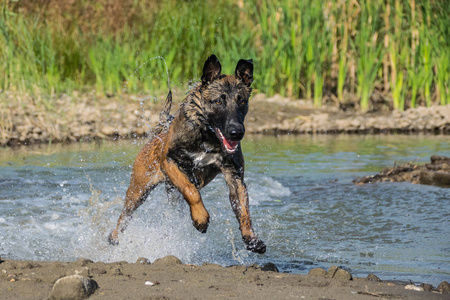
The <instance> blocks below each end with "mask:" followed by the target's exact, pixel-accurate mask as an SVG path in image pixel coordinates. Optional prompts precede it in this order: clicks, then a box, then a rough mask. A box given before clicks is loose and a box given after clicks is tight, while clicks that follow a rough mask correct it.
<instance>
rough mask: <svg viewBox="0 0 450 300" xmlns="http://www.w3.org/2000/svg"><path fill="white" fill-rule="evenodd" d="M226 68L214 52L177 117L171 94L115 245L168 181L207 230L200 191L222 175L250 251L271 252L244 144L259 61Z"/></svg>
mask: <svg viewBox="0 0 450 300" xmlns="http://www.w3.org/2000/svg"><path fill="white" fill-rule="evenodd" d="M221 68H222V67H221V64H220V62H219V60H218V59H217V57H216V56H215V55H211V56H210V57H209V58H208V59H207V60H206V62H205V64H204V67H203V75H202V77H201V82H198V83H197V84H196V85H195V86H194V87H193V88H192V89H191V90H190V92H189V93H188V94H187V97H186V98H185V99H184V101H183V103H182V104H181V106H180V109H179V110H178V111H177V112H176V113H175V115H174V116H171V115H170V108H171V105H172V94H171V92H169V95H168V96H167V99H166V102H165V106H164V109H163V110H162V111H161V113H160V123H159V125H158V126H157V128H156V130H155V135H154V137H153V138H152V139H151V140H150V141H149V142H147V144H146V145H145V146H144V147H143V149H142V150H141V151H140V152H139V154H138V155H137V157H136V160H135V161H134V164H133V171H132V175H131V181H130V186H129V187H128V190H127V193H126V197H125V203H124V207H123V210H122V212H121V214H120V216H119V220H118V222H117V227H116V228H115V229H114V230H113V231H112V232H111V233H110V235H109V238H108V240H109V242H110V243H111V244H113V245H117V244H118V242H119V241H118V235H119V231H120V232H123V231H124V230H125V228H126V223H127V219H128V218H130V217H131V215H132V214H133V212H134V211H135V210H136V209H137V208H138V207H139V206H140V205H141V204H142V203H143V202H144V201H145V200H146V198H147V196H148V195H149V193H150V192H151V191H152V190H153V189H154V188H155V187H156V186H157V185H158V184H159V183H162V182H165V184H166V188H167V191H171V190H174V189H177V190H178V191H179V192H180V193H181V195H182V196H183V197H184V199H185V200H186V202H187V203H188V204H189V207H190V213H191V218H192V221H193V225H194V227H195V228H196V229H197V230H198V231H200V232H202V233H205V232H206V230H207V228H208V224H209V214H208V211H207V210H206V209H205V206H204V205H203V201H202V197H201V195H200V192H199V190H200V189H201V188H202V187H204V186H205V185H207V184H208V183H209V182H210V181H211V180H213V179H214V178H215V177H216V175H217V174H219V173H222V174H223V175H224V177H225V181H226V183H227V186H228V189H229V193H230V195H229V197H230V202H231V207H232V209H233V211H234V213H235V215H236V218H237V220H238V222H239V229H240V230H241V234H242V239H243V241H244V243H245V244H246V247H247V250H250V251H253V252H256V253H264V252H265V251H266V245H265V244H264V242H263V241H261V240H260V239H258V237H257V236H256V234H255V233H254V231H253V228H252V221H251V218H250V211H249V200H248V193H247V188H246V185H245V183H244V156H243V154H242V149H241V145H240V141H241V139H242V138H243V137H244V133H245V127H244V118H245V116H246V114H247V112H248V99H249V97H250V94H251V91H252V88H251V84H252V82H253V62H252V60H244V59H241V60H239V62H238V64H237V66H236V70H235V75H222V74H221Z"/></svg>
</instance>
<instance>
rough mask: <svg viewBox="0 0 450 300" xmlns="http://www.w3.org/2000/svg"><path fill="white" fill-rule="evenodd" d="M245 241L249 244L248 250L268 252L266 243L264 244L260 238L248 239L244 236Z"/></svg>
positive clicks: (261, 252)
mask: <svg viewBox="0 0 450 300" xmlns="http://www.w3.org/2000/svg"><path fill="white" fill-rule="evenodd" d="M244 242H245V244H246V245H247V250H249V251H252V252H255V253H260V254H263V253H265V252H266V244H264V242H263V241H261V240H259V239H255V238H254V239H250V240H247V239H245V238H244Z"/></svg>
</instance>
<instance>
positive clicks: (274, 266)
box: [261, 262, 279, 273]
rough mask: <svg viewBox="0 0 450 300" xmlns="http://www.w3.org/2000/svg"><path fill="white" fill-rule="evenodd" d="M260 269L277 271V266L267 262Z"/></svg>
mask: <svg viewBox="0 0 450 300" xmlns="http://www.w3.org/2000/svg"><path fill="white" fill-rule="evenodd" d="M261 270H262V271H271V272H277V273H278V272H279V271H278V268H277V266H276V265H275V264H274V263H271V262H268V263H267V264H265V265H264V266H263V267H262V268H261Z"/></svg>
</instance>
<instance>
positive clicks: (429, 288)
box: [420, 283, 433, 292]
mask: <svg viewBox="0 0 450 300" xmlns="http://www.w3.org/2000/svg"><path fill="white" fill-rule="evenodd" d="M420 287H421V288H423V290H424V291H425V292H431V291H432V290H433V286H432V285H431V284H428V283H422V284H421V285H420Z"/></svg>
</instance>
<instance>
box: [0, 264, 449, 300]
mask: <svg viewBox="0 0 450 300" xmlns="http://www.w3.org/2000/svg"><path fill="white" fill-rule="evenodd" d="M263 269H264V268H263ZM0 270H1V276H0V293H1V299H4V300H9V299H64V293H66V294H67V293H70V289H71V287H70V286H66V287H63V286H62V285H61V284H60V285H59V286H58V288H59V291H58V288H56V287H55V288H54V290H53V291H52V288H53V287H54V286H55V282H56V281H57V280H58V279H59V278H62V277H64V276H68V275H74V274H79V275H80V276H83V277H84V278H89V279H90V280H91V281H92V280H93V281H95V283H96V284H94V285H95V286H98V287H97V288H94V289H93V291H92V294H91V295H90V297H89V299H233V298H234V299H291V298H292V299H374V298H380V299H449V296H450V295H449V294H443V293H442V292H439V291H437V290H431V291H427V286H425V291H416V290H409V289H406V288H405V284H400V283H392V282H382V281H374V280H377V277H376V276H372V277H371V278H365V279H363V278H352V279H349V276H351V275H350V274H349V273H347V272H345V271H343V270H341V271H339V270H340V269H334V270H331V271H332V273H333V274H336V275H333V274H331V275H330V272H331V271H329V272H326V271H325V270H319V269H313V270H311V271H310V274H309V275H297V274H286V273H278V272H276V271H264V270H262V269H261V267H258V266H254V265H253V266H231V267H222V266H219V265H214V264H204V265H202V266H196V265H186V264H182V263H181V261H179V260H178V259H177V258H175V257H173V256H172V257H170V256H169V257H165V258H162V259H159V260H156V261H155V262H153V263H149V262H148V261H146V260H145V259H143V258H141V259H138V261H137V262H136V263H127V262H115V263H103V262H92V261H90V260H86V259H79V260H77V261H76V262H30V261H14V260H5V261H3V262H2V263H0ZM336 271H337V272H336ZM340 272H342V274H341V275H343V276H338V273H340ZM331 277H334V278H331ZM447 287H448V286H447ZM409 288H411V286H409ZM416 288H417V289H421V288H420V287H416ZM428 288H429V287H428ZM72 299H76V298H72Z"/></svg>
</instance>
